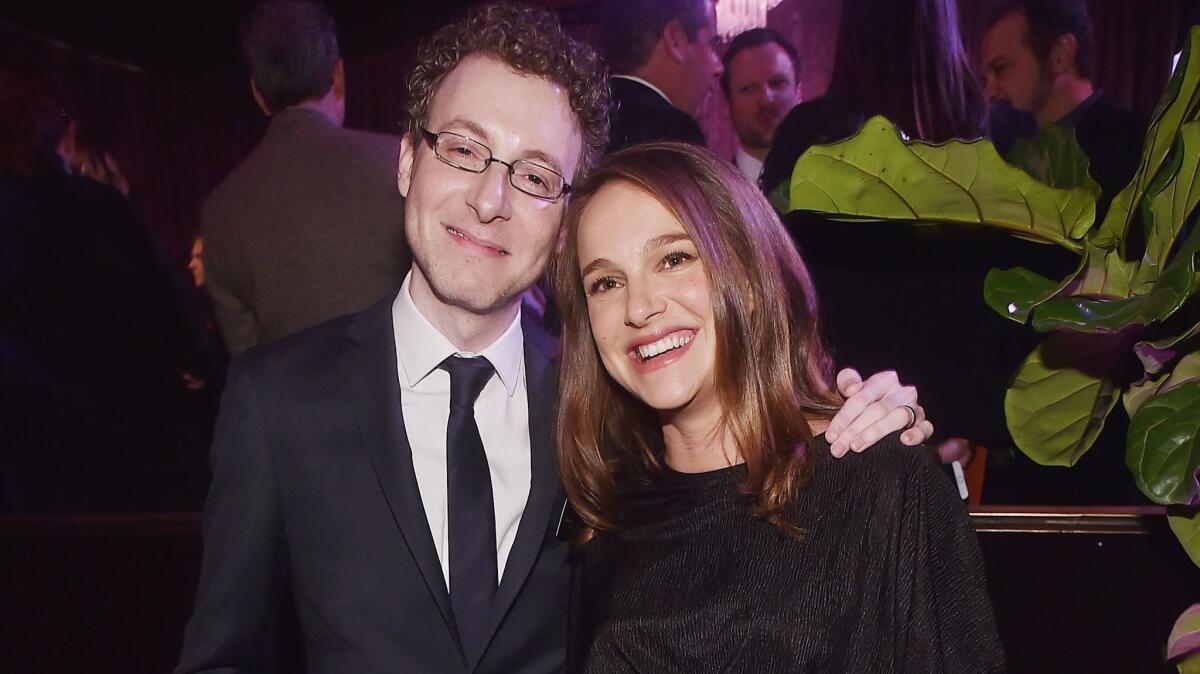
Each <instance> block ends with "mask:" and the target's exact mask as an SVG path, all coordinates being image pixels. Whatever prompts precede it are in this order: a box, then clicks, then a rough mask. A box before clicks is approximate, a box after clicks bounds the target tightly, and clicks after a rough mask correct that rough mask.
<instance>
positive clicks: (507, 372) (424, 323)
mask: <svg viewBox="0 0 1200 674" xmlns="http://www.w3.org/2000/svg"><path fill="white" fill-rule="evenodd" d="M411 279H412V272H411V271H410V272H409V273H408V275H407V276H405V277H404V284H403V285H401V286H400V292H399V293H397V294H396V299H395V300H394V301H393V302H392V326H393V330H394V331H395V334H396V335H397V337H398V338H397V339H396V360H397V362H399V363H400V371H401V373H402V374H403V376H404V378H405V379H406V380H407V381H408V385H409V386H410V387H412V386H416V385H417V384H418V383H420V382H421V380H422V379H424V378H425V377H426V376H428V375H429V373H430V372H433V371H434V370H436V369H437V366H438V365H441V363H442V361H443V360H446V359H447V358H449V357H450V356H453V355H455V354H458V355H460V356H466V357H470V356H483V357H484V358H487V359H488V362H490V363H491V364H492V367H493V368H495V370H496V374H497V375H498V376H499V377H500V383H502V384H504V388H505V389H506V390H507V391H508V395H510V396H511V395H513V394H514V393H516V391H517V382H518V380H519V379H520V376H521V366H522V364H523V363H524V362H525V357H524V356H525V335H524V332H523V331H522V330H521V309H520V308H519V307H518V308H517V315H516V316H515V317H514V318H513V322H512V324H511V325H509V326H508V329H507V330H505V331H504V334H502V335H500V337H498V338H497V339H496V341H494V342H492V343H491V344H489V345H488V346H487V347H485V348H484V349H483V350H482V351H480V352H479V353H470V352H467V351H460V350H458V349H457V348H456V347H455V346H454V344H453V343H451V341H450V340H449V339H447V338H446V336H445V335H443V334H442V333H441V332H439V331H438V329H437V328H435V327H434V326H433V324H432V323H430V322H429V320H428V319H426V318H425V316H424V314H422V313H421V310H420V309H418V308H417V305H416V303H414V302H413V300H412V295H411V294H410V292H409V284H410V282H411ZM400 335H403V339H400V338H399V336H400Z"/></svg>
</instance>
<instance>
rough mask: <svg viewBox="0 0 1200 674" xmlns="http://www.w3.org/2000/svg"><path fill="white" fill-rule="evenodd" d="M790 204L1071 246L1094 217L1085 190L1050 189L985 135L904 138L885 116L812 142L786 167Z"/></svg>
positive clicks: (1076, 245)
mask: <svg viewBox="0 0 1200 674" xmlns="http://www.w3.org/2000/svg"><path fill="white" fill-rule="evenodd" d="M789 194H790V200H791V204H790V205H791V208H792V210H808V211H817V212H821V213H825V214H827V215H830V216H832V217H835V218H845V219H859V220H901V221H908V222H915V223H943V224H958V225H985V226H991V227H998V228H1001V229H1004V230H1008V231H1009V232H1012V233H1015V234H1019V235H1022V236H1026V237H1032V238H1036V239H1039V240H1043V241H1048V242H1051V243H1056V244H1058V245H1060V246H1063V247H1065V248H1068V249H1070V250H1073V251H1077V252H1078V251H1081V250H1082V248H1083V245H1082V243H1081V242H1080V239H1082V238H1083V236H1084V235H1085V234H1086V233H1087V231H1088V229H1089V228H1090V227H1091V226H1092V224H1093V221H1094V220H1095V214H1096V204H1095V200H1094V199H1093V198H1092V196H1091V194H1090V193H1088V191H1087V190H1084V189H1073V190H1056V189H1053V188H1051V187H1047V186H1046V185H1043V184H1041V183H1039V182H1038V181H1036V180H1034V179H1033V178H1031V177H1029V176H1028V175H1027V174H1026V173H1025V172H1024V171H1021V170H1020V169H1018V168H1016V167H1014V166H1011V165H1009V164H1007V163H1005V161H1004V160H1003V159H1001V158H1000V156H999V155H998V154H996V150H995V148H994V147H992V144H991V143H990V142H988V141H985V140H978V141H972V142H962V141H949V142H947V143H942V144H940V145H931V144H928V143H922V142H919V141H915V142H905V141H904V140H903V139H902V138H901V136H900V134H899V132H898V131H897V130H896V127H895V126H893V125H892V123H891V122H889V121H888V120H886V119H884V118H883V117H872V118H871V119H869V120H867V123H866V124H865V125H864V126H863V128H862V130H861V131H859V132H858V133H857V134H855V135H854V136H852V137H850V138H848V139H846V140H843V141H841V142H838V143H834V144H832V145H814V146H813V147H811V148H809V149H808V150H807V151H806V152H805V153H804V154H803V155H801V156H800V159H799V160H797V161H796V167H795V169H794V171H793V172H792V180H791V189H790V192H789Z"/></svg>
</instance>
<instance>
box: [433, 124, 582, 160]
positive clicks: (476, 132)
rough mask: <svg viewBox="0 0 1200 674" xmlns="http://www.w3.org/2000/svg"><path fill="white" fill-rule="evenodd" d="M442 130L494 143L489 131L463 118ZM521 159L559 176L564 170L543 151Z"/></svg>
mask: <svg viewBox="0 0 1200 674" xmlns="http://www.w3.org/2000/svg"><path fill="white" fill-rule="evenodd" d="M442 128H443V130H447V129H449V130H452V132H453V130H454V129H460V130H464V131H467V132H468V133H470V134H471V135H473V136H476V138H477V140H479V141H480V142H481V143H483V144H484V145H488V144H489V143H491V142H492V141H491V137H490V136H488V133H487V131H484V130H483V127H482V126H480V125H478V124H476V123H475V122H472V121H471V120H469V119H463V118H462V117H455V118H454V119H451V120H450V121H449V122H446V125H445V126H444V127H442ZM488 149H489V150H490V149H491V147H490V146H489V147H488ZM521 159H523V160H525V161H534V162H536V163H540V164H545V165H546V166H547V167H549V168H552V169H554V170H555V171H556V172H558V173H559V174H561V173H562V169H561V168H559V166H558V162H557V161H555V160H554V157H551V156H550V155H548V154H546V153H545V152H542V151H541V150H530V151H529V152H526V153H525V154H524V156H522V157H521Z"/></svg>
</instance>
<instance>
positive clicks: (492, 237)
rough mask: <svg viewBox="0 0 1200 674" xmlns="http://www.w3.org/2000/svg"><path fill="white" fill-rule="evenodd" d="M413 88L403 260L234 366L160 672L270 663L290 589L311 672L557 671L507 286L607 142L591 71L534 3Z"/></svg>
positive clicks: (539, 427)
mask: <svg viewBox="0 0 1200 674" xmlns="http://www.w3.org/2000/svg"><path fill="white" fill-rule="evenodd" d="M408 88H409V91H410V95H411V98H412V103H411V109H410V112H411V115H412V122H411V124H410V126H409V129H408V132H407V133H406V134H405V136H404V139H403V140H402V142H401V146H400V157H399V167H398V171H397V185H398V188H399V191H400V193H401V194H403V195H404V196H405V197H406V201H405V229H406V234H407V238H408V241H409V244H410V248H411V251H412V255H413V266H412V270H411V272H410V273H409V275H408V276H407V277H406V278H405V280H404V283H403V285H402V287H401V288H400V290H399V291H398V292H397V293H395V294H393V295H390V296H388V297H387V298H386V299H384V300H383V301H381V302H379V303H378V304H376V305H375V306H373V307H371V308H369V309H367V310H366V311H364V312H362V313H359V314H356V315H352V316H347V317H345V318H341V319H335V320H333V321H331V322H328V323H325V324H322V325H320V326H317V327H315V328H313V329H311V330H308V331H305V332H302V333H300V334H298V335H295V336H292V337H289V338H285V339H283V340H280V341H278V342H276V343H273V344H270V345H266V346H264V347H259V348H255V349H252V350H250V351H249V352H248V353H247V354H246V355H245V356H244V357H242V358H239V359H237V360H236V361H235V362H234V364H233V365H232V366H231V368H230V373H229V383H228V386H227V388H226V394H225V398H224V400H223V402H222V409H221V415H220V418H219V419H218V422H217V432H216V439H215V441H214V444H213V450H212V464H213V470H214V474H213V486H212V490H211V492H210V495H209V501H208V504H207V507H206V511H205V515H204V532H205V533H204V544H205V555H204V562H203V567H202V573H201V580H200V587H199V589H198V591H197V598H196V606H195V613H194V615H193V617H192V619H191V621H190V623H189V625H188V628H187V633H186V639H185V641H186V643H185V646H184V650H183V656H182V659H181V664H180V665H179V668H178V670H177V671H178V672H256V671H267V670H271V669H273V667H274V664H275V662H274V660H275V654H276V652H277V646H276V643H275V641H276V640H275V638H274V635H275V629H274V626H275V623H276V619H277V615H278V612H279V607H280V603H281V601H282V599H281V598H282V597H283V596H284V595H285V594H286V593H287V592H288V591H290V593H291V595H292V597H293V605H294V608H295V611H296V614H297V617H298V618H299V625H300V630H301V632H302V635H303V641H304V655H305V660H306V665H307V671H309V672H310V673H317V672H354V673H355V674H370V673H372V672H496V673H502V672H503V673H512V672H529V673H534V672H559V671H562V670H563V668H564V666H565V647H566V637H567V627H566V624H567V595H568V587H569V577H568V576H569V569H568V549H567V543H566V532H565V531H564V530H563V529H564V527H563V525H562V522H563V519H564V513H565V508H566V504H565V499H564V496H563V493H562V487H561V485H560V483H559V478H558V473H557V467H556V461H555V458H554V428H555V421H554V414H555V411H554V410H555V406H556V368H555V367H554V364H553V362H554V357H555V350H556V348H557V346H556V344H555V342H554V340H553V339H552V338H550V337H549V336H548V335H546V334H545V333H544V332H542V331H541V329H540V328H538V327H537V326H536V325H535V324H533V323H532V322H523V321H522V320H521V310H520V296H521V294H522V293H523V292H524V291H525V290H526V289H527V288H528V287H529V286H530V285H531V284H532V283H533V282H534V280H535V279H537V278H538V276H540V275H541V274H542V273H543V271H544V269H545V267H546V264H547V262H548V259H549V257H550V254H551V252H552V251H553V249H554V246H555V242H556V241H557V238H558V234H559V229H560V226H561V223H562V217H563V209H564V207H565V202H566V199H567V196H568V195H569V193H570V189H571V183H573V182H575V181H576V180H578V179H579V178H580V177H582V176H583V175H584V174H585V173H586V172H587V171H588V170H589V168H591V167H592V165H593V164H594V163H595V162H596V161H597V159H598V158H599V156H600V155H601V154H602V152H603V150H604V147H605V144H606V142H607V135H608V134H607V132H608V107H609V98H608V87H607V82H606V77H605V72H604V68H603V66H602V64H601V63H600V61H599V60H598V58H597V57H596V55H595V54H594V53H593V52H592V51H591V50H590V49H588V48H587V47H585V46H583V45H581V44H579V43H577V42H575V41H574V40H572V39H571V38H570V37H569V36H567V35H566V33H565V32H564V31H563V30H562V28H561V27H560V26H559V24H558V23H557V21H556V20H555V19H554V17H553V16H552V15H551V14H549V13H547V12H545V11H544V10H540V9H533V8H528V7H516V6H511V5H503V4H502V5H490V6H485V7H482V8H477V9H475V10H473V11H472V12H471V13H470V14H468V15H467V16H466V17H465V18H464V19H462V20H460V21H457V22H454V23H452V24H450V25H449V26H446V27H445V28H443V29H442V30H440V31H439V32H437V33H436V34H435V35H433V36H432V37H431V38H430V39H429V40H428V41H427V42H426V43H425V44H423V45H422V47H421V49H420V51H419V53H418V57H417V65H416V67H415V69H414V72H413V74H412V76H411V77H410V78H409V81H408ZM892 382H894V377H893V378H892ZM863 389H864V392H865V400H863V398H862V397H861V395H860V402H873V401H874V400H876V398H878V397H881V396H883V395H891V398H890V399H889V402H888V403H884V404H882V405H876V406H872V407H870V408H868V409H873V410H874V412H878V413H882V414H886V415H887V416H888V417H889V419H890V420H889V421H885V422H883V423H882V424H879V425H877V426H876V427H873V428H872V429H871V430H870V431H869V432H871V433H880V432H884V433H886V432H888V431H891V430H895V429H896V428H898V427H899V426H900V425H902V424H899V423H896V421H897V419H904V418H907V414H906V413H905V412H903V411H902V409H901V408H900V406H901V405H903V404H904V402H912V401H910V400H900V398H898V397H896V396H895V395H892V394H895V393H896V390H895V387H894V386H888V385H887V384H886V383H884V384H880V383H879V382H878V381H877V382H876V383H875V384H871V383H870V382H868V384H867V385H865V386H863ZM891 401H896V402H891ZM912 404H915V402H913V403H912ZM863 407H864V405H861V404H860V405H859V407H858V409H863ZM897 409H900V410H901V411H899V412H897V414H898V415H899V416H897V415H890V414H887V413H889V412H892V411H896V410H897ZM850 416H854V415H853V414H852V415H850ZM872 418H873V415H872V413H868V414H867V416H866V418H864V420H863V421H864V422H865V423H864V424H863V425H864V427H865V426H870V425H871V423H870V422H871V420H872ZM835 421H836V420H835ZM914 431H917V432H918V434H920V433H922V432H923V431H922V430H921V429H914ZM844 435H845V436H846V437H847V438H850V437H853V436H854V435H855V432H851V431H850V430H849V429H848V431H847V432H846V433H844Z"/></svg>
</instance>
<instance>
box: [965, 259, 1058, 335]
mask: <svg viewBox="0 0 1200 674" xmlns="http://www.w3.org/2000/svg"><path fill="white" fill-rule="evenodd" d="M1069 280H1070V279H1068V281H1067V282H1069ZM1065 285H1066V282H1055V281H1051V280H1050V279H1048V278H1046V277H1045V276H1042V275H1041V274H1037V273H1034V272H1031V271H1029V270H1028V269H1025V268H1024V267H1015V268H1013V269H1004V270H1000V269H992V270H991V271H989V272H988V274H987V278H985V279H984V281H983V301H984V302H986V303H987V305H988V306H989V307H991V308H992V310H993V311H995V312H996V313H998V314H1000V315H1001V316H1003V317H1005V318H1007V319H1009V320H1013V321H1016V322H1018V323H1024V322H1025V321H1026V320H1028V318H1029V313H1030V312H1031V311H1033V308H1034V307H1036V306H1037V305H1039V304H1041V303H1042V302H1045V301H1046V300H1048V299H1050V298H1051V297H1054V296H1055V295H1057V294H1058V293H1059V292H1060V291H1062V289H1063V287H1064V286H1065Z"/></svg>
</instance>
